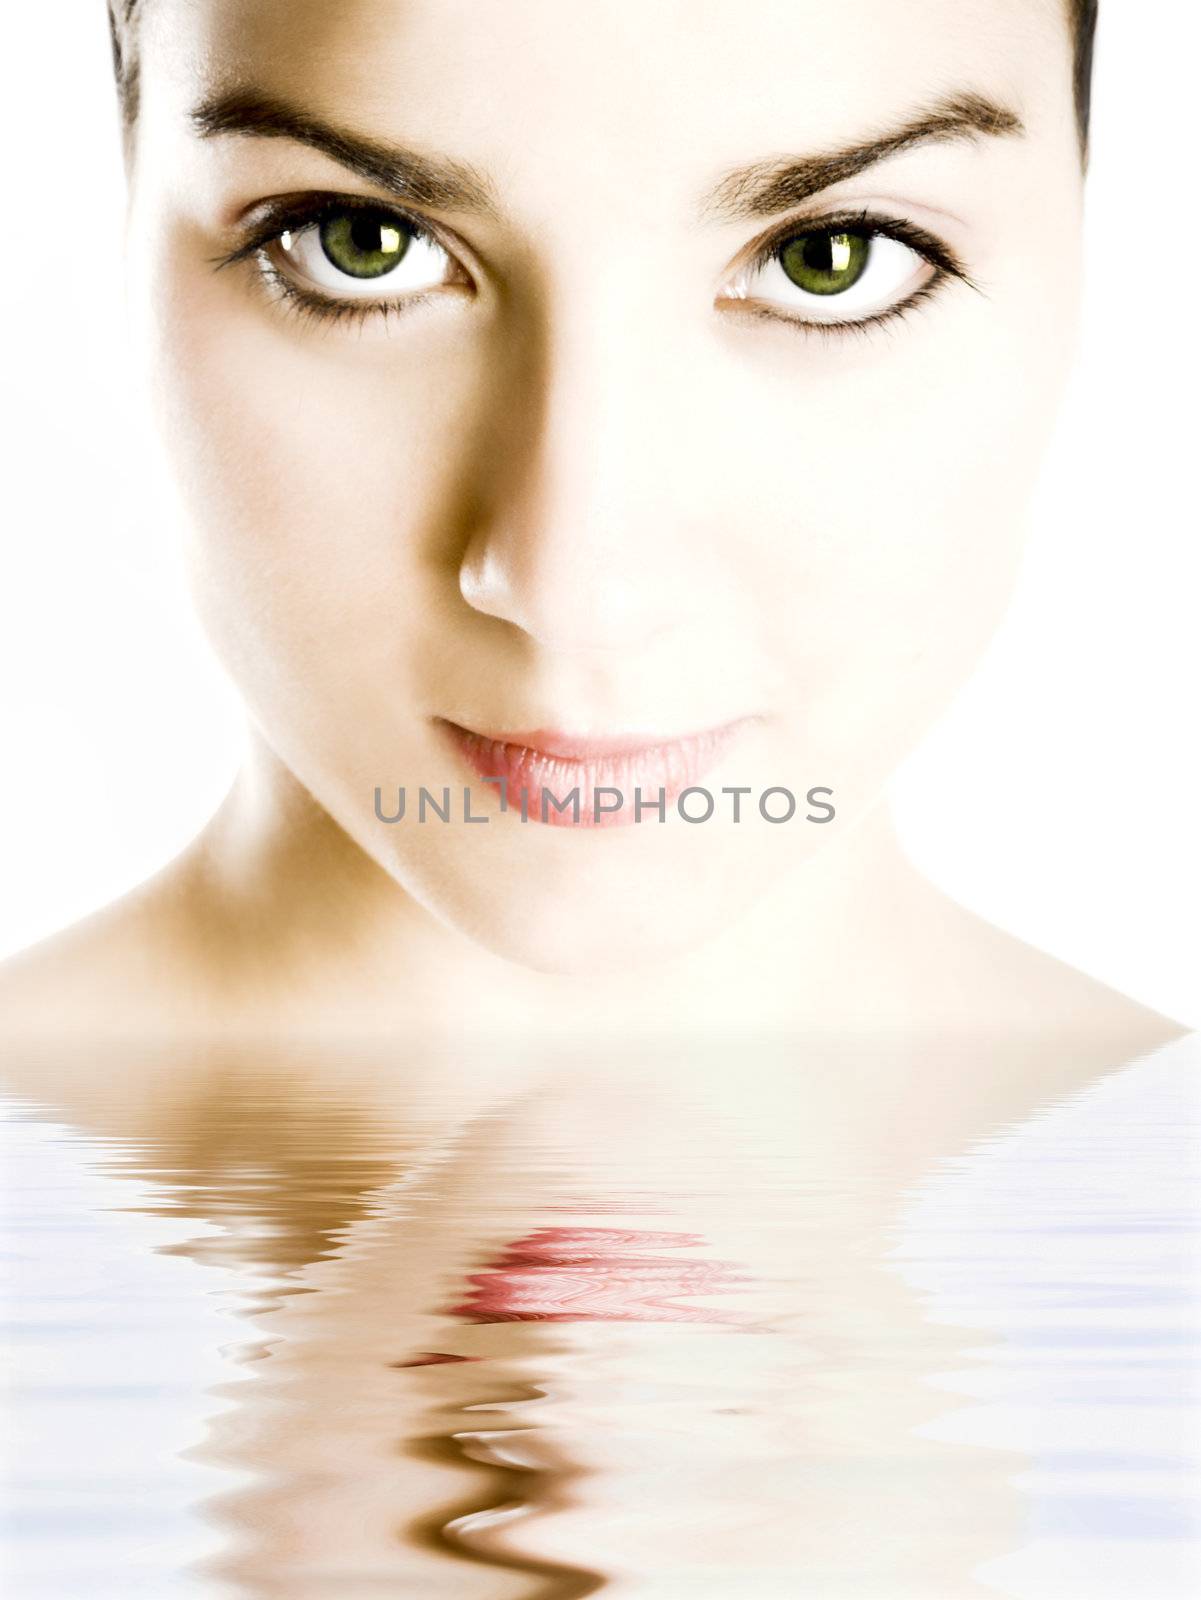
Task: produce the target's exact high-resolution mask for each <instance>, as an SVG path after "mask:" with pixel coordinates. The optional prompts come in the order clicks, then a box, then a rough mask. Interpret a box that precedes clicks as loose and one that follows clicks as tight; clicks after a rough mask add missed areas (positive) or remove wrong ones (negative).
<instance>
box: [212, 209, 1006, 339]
mask: <svg viewBox="0 0 1201 1600" xmlns="http://www.w3.org/2000/svg"><path fill="white" fill-rule="evenodd" d="M355 209H360V210H371V211H380V210H381V209H384V210H387V211H388V212H389V214H391V215H392V216H395V217H397V218H399V219H400V220H401V221H402V222H403V223H404V224H405V226H406V227H407V228H409V229H411V230H412V232H413V233H414V234H416V235H417V236H418V237H419V238H423V239H426V240H429V241H432V242H433V243H435V244H437V245H438V246H439V247H440V248H441V249H443V250H445V251H447V253H448V254H450V255H451V256H452V257H453V258H454V259H455V260H456V261H457V260H458V255H457V246H455V245H452V244H451V243H450V242H449V241H447V240H445V239H443V238H442V237H441V235H440V234H439V233H438V232H437V231H436V230H435V229H433V228H431V227H430V225H429V224H428V223H427V222H425V221H424V220H423V219H422V218H420V217H418V216H415V215H414V214H412V213H411V212H408V211H405V210H404V209H403V208H402V207H399V206H387V207H381V206H380V205H379V203H378V202H376V201H366V200H359V199H357V198H355V197H352V196H348V195H337V194H323V195H306V196H303V197H297V198H294V199H291V200H289V201H287V202H286V203H276V204H274V205H271V206H269V207H268V208H266V209H264V210H263V211H262V212H261V214H260V219H259V222H258V225H257V227H255V228H254V229H253V231H252V233H251V235H250V237H249V238H247V239H245V240H244V241H243V243H241V244H240V245H239V246H238V247H237V248H236V249H235V250H233V251H231V252H230V253H229V254H228V255H224V256H221V257H219V258H218V259H217V260H216V261H215V262H214V263H213V264H214V266H215V267H216V268H217V269H218V270H221V269H223V268H225V267H231V266H235V265H236V264H238V263H239V262H243V261H248V260H251V259H253V260H254V262H255V266H256V269H257V271H258V272H259V274H260V276H261V277H262V279H263V280H264V281H265V282H266V283H268V284H269V285H270V286H271V288H272V289H273V290H274V291H275V293H276V294H277V295H278V296H279V298H280V299H281V300H282V301H283V302H285V303H286V304H287V306H288V308H289V310H291V311H292V312H294V313H296V314H297V315H299V316H301V317H302V318H304V319H305V320H313V321H317V322H342V321H345V320H346V319H350V321H352V322H354V323H357V324H362V323H365V322H367V321H369V320H372V319H377V318H378V319H382V320H383V322H384V323H385V324H386V323H387V322H388V321H389V320H390V319H392V318H395V317H397V316H400V315H402V314H404V313H406V312H408V311H410V310H413V309H415V308H416V307H417V306H419V305H421V304H422V303H423V302H425V301H427V300H429V299H430V298H432V296H433V295H434V294H435V293H436V292H437V290H422V289H416V290H413V291H412V292H411V293H409V294H408V295H406V296H405V297H404V298H403V299H402V300H376V301H372V300H366V299H354V300H349V299H348V300H338V299H335V298H333V297H331V296H328V295H323V294H321V293H319V292H317V291H314V290H311V289H304V288H301V286H300V285H299V284H298V283H296V282H295V281H294V280H293V279H292V278H290V277H289V276H288V275H287V274H286V273H285V272H281V271H280V269H279V268H278V267H277V266H276V264H275V263H274V262H273V261H272V260H271V259H270V257H269V256H268V255H267V251H268V249H269V247H270V246H271V245H272V244H274V243H276V242H277V241H278V240H279V239H280V238H282V236H283V235H284V234H285V233H288V232H293V233H299V232H301V231H302V230H304V229H307V228H314V227H320V226H321V225H322V223H324V222H326V221H328V220H329V219H330V218H331V217H333V216H337V215H344V214H345V213H346V212H347V211H350V210H355ZM827 232H828V233H835V232H860V233H862V234H865V235H866V236H867V237H869V238H878V237H884V238H890V239H895V240H897V241H898V242H899V243H901V244H903V245H907V246H908V247H909V248H910V249H911V250H913V251H914V253H915V254H916V255H918V256H920V257H921V258H922V259H923V260H924V261H926V262H927V263H928V264H929V265H930V266H931V267H933V269H934V271H933V274H932V275H931V277H929V278H927V279H926V281H925V283H923V284H922V285H921V286H920V287H919V288H918V289H916V290H914V292H913V293H912V294H910V295H908V296H907V297H906V298H905V299H904V300H902V301H899V302H898V303H897V304H896V305H891V306H887V307H885V308H884V309H883V310H881V311H878V312H876V313H874V314H872V315H870V316H866V317H850V318H847V319H846V320H844V321H839V320H837V319H822V320H820V321H819V320H814V321H806V320H805V319H804V318H802V317H798V316H792V315H789V314H788V313H787V312H781V311H776V310H772V309H770V308H769V307H768V306H766V305H756V303H755V302H754V300H753V299H747V300H744V301H741V302H728V303H729V304H730V305H732V306H736V309H737V313H738V315H740V316H746V317H752V318H754V319H755V320H758V321H766V322H771V323H775V324H779V323H785V324H788V325H789V326H790V327H792V328H793V329H795V330H796V331H797V332H798V333H802V334H806V335H816V336H818V337H819V338H825V339H829V338H845V337H847V336H848V335H853V334H858V335H860V336H868V335H870V334H871V333H872V332H873V331H874V330H875V329H878V328H879V327H881V326H883V325H884V324H886V323H890V322H894V321H898V320H899V319H900V318H902V317H906V316H909V315H910V314H911V313H912V312H914V311H916V310H918V309H919V308H920V307H921V306H922V305H924V304H925V303H927V302H928V301H930V300H931V299H932V298H933V297H934V296H935V295H936V294H938V293H939V292H940V291H941V290H942V289H943V287H944V286H945V285H946V283H947V282H948V281H958V282H960V283H964V284H966V285H967V286H968V287H969V288H971V289H976V290H978V289H979V285H978V284H976V283H975V282H974V281H973V279H972V278H971V276H970V274H969V273H968V271H967V269H966V267H965V266H964V265H963V263H962V262H961V261H960V260H959V259H958V257H957V256H956V255H955V254H954V252H953V251H951V250H950V249H949V248H948V246H947V245H945V244H944V243H943V242H942V240H940V239H937V238H936V237H935V236H934V235H933V234H931V233H927V232H926V230H925V229H924V228H919V227H917V226H916V225H915V224H913V223H911V222H906V221H901V220H899V219H897V218H894V217H884V216H878V215H873V214H872V213H871V212H869V211H866V210H863V211H855V212H837V213H831V214H827V215H825V216H818V217H793V218H791V219H790V220H789V221H788V222H787V223H786V224H784V225H782V226H781V227H779V228H777V229H775V230H773V232H772V233H770V234H769V235H768V236H767V237H766V238H765V239H763V240H762V241H760V242H759V243H758V244H757V245H756V246H755V247H754V248H753V249H752V252H751V254H750V256H749V258H748V261H747V264H746V267H745V268H744V269H743V270H744V271H756V270H760V269H762V268H764V267H766V266H768V265H770V263H771V262H772V261H773V260H774V259H775V258H776V256H777V255H778V254H779V252H780V251H781V250H783V248H784V246H785V245H786V244H788V243H789V241H790V240H793V239H796V238H797V237H798V236H799V235H801V234H804V233H827ZM464 270H465V269H464Z"/></svg>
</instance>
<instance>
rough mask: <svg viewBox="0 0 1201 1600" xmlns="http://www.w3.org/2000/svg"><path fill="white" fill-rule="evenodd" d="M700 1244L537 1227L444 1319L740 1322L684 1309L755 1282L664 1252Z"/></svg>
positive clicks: (720, 1264) (733, 1315)
mask: <svg viewBox="0 0 1201 1600" xmlns="http://www.w3.org/2000/svg"><path fill="white" fill-rule="evenodd" d="M703 1243H704V1240H702V1239H701V1238H700V1236H699V1235H697V1234H691V1233H658V1232H656V1233H648V1232H645V1231H644V1230H642V1229H629V1230H627V1229H616V1228H537V1229H535V1231H534V1232H533V1233H529V1234H526V1236H525V1237H524V1238H523V1239H515V1240H514V1241H513V1243H512V1244H510V1245H509V1246H508V1247H507V1249H505V1250H503V1251H502V1252H501V1253H500V1254H499V1255H498V1256H496V1257H494V1258H493V1259H492V1260H491V1261H489V1262H487V1263H486V1265H485V1267H484V1270H483V1271H481V1272H474V1273H472V1274H471V1275H470V1277H469V1278H468V1280H467V1281H468V1282H469V1283H470V1284H471V1286H472V1287H471V1290H470V1292H469V1294H468V1296H467V1298H466V1299H465V1300H463V1301H462V1302H461V1303H459V1304H458V1305H454V1306H449V1307H447V1315H449V1316H456V1317H462V1318H464V1319H465V1320H467V1321H471V1322H702V1323H703V1322H707V1323H725V1322H737V1321H739V1320H741V1317H740V1313H738V1312H736V1311H732V1310H731V1311H727V1310H719V1309H717V1308H716V1307H708V1306H698V1305H688V1304H686V1303H685V1304H681V1301H682V1300H683V1301H685V1302H686V1301H687V1299H688V1297H689V1296H692V1295H704V1296H708V1295H717V1294H725V1293H728V1292H729V1291H731V1290H735V1289H737V1288H738V1287H739V1286H740V1285H742V1284H744V1283H750V1282H751V1281H752V1280H751V1279H750V1278H749V1277H748V1276H747V1275H746V1274H745V1273H743V1272H740V1271H739V1270H738V1269H737V1268H736V1267H735V1265H734V1264H733V1263H731V1262H727V1261H715V1260H697V1259H695V1258H689V1257H687V1256H685V1257H683V1258H682V1259H681V1258H673V1257H671V1256H667V1255H663V1254H662V1253H661V1252H662V1251H664V1250H679V1249H681V1248H683V1247H685V1246H689V1245H700V1244H703Z"/></svg>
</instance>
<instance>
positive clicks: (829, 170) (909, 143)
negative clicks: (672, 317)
mask: <svg viewBox="0 0 1201 1600" xmlns="http://www.w3.org/2000/svg"><path fill="white" fill-rule="evenodd" d="M1025 131H1026V130H1025V127H1024V126H1023V124H1022V121H1021V118H1020V117H1018V116H1017V114H1016V113H1015V112H1013V111H1010V110H1008V109H1007V108H1006V107H1005V106H1001V105H998V104H996V103H995V102H994V101H992V100H987V99H985V98H984V96H983V95H978V94H959V95H952V96H948V97H947V98H946V99H943V100H939V101H937V102H936V103H935V104H934V105H933V106H931V107H930V108H929V109H928V110H926V111H923V112H920V113H918V114H917V115H916V116H914V117H912V118H911V119H910V120H909V121H908V122H905V123H902V124H901V125H900V126H899V127H896V128H894V129H892V131H891V132H887V133H882V134H878V135H876V136H875V137H874V138H872V139H868V140H866V141H864V142H863V143H861V144H855V145H848V146H846V147H844V148H843V149H841V150H832V151H827V152H826V153H824V154H822V155H813V156H801V157H785V158H783V159H778V160H774V161H760V162H754V163H752V164H751V165H750V166H746V167H738V168H736V169H735V170H734V171H733V172H730V173H727V174H726V176H725V177H724V178H723V179H722V180H721V182H720V183H719V184H718V185H717V187H716V188H715V189H714V190H712V191H711V193H710V194H709V195H708V197H707V198H706V200H705V201H704V203H703V206H702V213H703V214H704V215H707V216H712V217H715V218H717V219H720V220H722V221H730V222H736V221H741V220H744V219H749V218H754V217H770V216H774V215H775V214H776V213H777V212H779V211H786V210H788V208H789V207H790V206H795V205H799V204H800V203H801V202H802V201H803V200H809V199H811V198H812V196H813V195H815V194H820V193H821V191H822V190H823V189H830V188H833V186H834V185H835V184H837V183H845V182H846V181H847V179H848V178H853V177H855V176H857V174H859V173H860V172H863V171H865V170H866V169H867V168H868V167H874V166H875V165H876V163H877V162H880V161H885V160H887V159H888V158H889V157H890V156H895V155H899V154H900V153H901V152H902V151H903V150H910V149H912V148H913V147H914V146H915V145H923V144H937V143H944V144H945V143H947V142H948V141H952V140H958V139H976V138H979V137H981V136H984V137H997V138H1000V137H1006V136H1021V135H1022V134H1024V133H1025Z"/></svg>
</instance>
